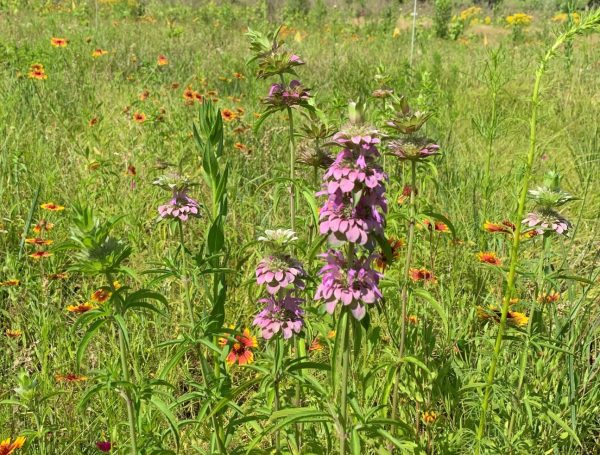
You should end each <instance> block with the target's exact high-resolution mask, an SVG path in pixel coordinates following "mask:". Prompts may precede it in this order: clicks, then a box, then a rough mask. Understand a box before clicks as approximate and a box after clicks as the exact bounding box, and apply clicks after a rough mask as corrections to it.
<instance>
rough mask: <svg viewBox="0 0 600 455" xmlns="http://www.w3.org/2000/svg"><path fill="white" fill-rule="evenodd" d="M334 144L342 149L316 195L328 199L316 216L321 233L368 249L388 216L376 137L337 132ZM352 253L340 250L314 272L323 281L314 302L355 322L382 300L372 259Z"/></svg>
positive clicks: (328, 257)
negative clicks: (347, 312) (346, 310)
mask: <svg viewBox="0 0 600 455" xmlns="http://www.w3.org/2000/svg"><path fill="white" fill-rule="evenodd" d="M333 142H335V143H336V144H338V145H340V146H342V147H343V149H342V151H341V152H340V153H339V154H338V155H337V158H336V159H335V161H334V162H333V164H332V165H331V166H330V167H329V169H328V171H327V172H326V173H325V175H324V177H323V180H324V185H323V190H322V191H321V192H320V193H318V194H319V195H326V196H327V201H326V202H325V204H324V205H323V207H322V208H321V211H320V213H319V221H320V224H319V229H320V232H321V234H323V235H330V236H332V237H333V238H334V239H335V240H337V241H342V242H343V241H346V242H350V243H353V244H357V245H359V246H363V247H367V248H372V245H373V243H374V242H373V236H374V235H383V229H384V226H385V214H386V212H387V201H386V199H385V185H384V184H385V181H386V179H387V176H386V175H385V173H384V172H383V169H381V167H380V166H379V165H377V163H376V159H377V158H378V157H379V156H380V154H379V151H378V150H377V144H379V142H380V141H379V138H377V137H374V136H373V134H354V135H353V134H345V133H337V134H336V135H335V136H334V137H333ZM351 251H352V252H351V253H350V256H349V257H346V256H344V253H342V251H339V250H337V251H336V250H330V251H329V252H327V253H326V254H324V255H323V257H324V258H325V260H326V261H327V264H326V265H325V266H324V267H323V268H322V269H321V271H320V272H319V274H320V275H321V277H322V281H321V284H320V285H319V287H318V288H317V292H316V294H315V299H316V300H321V301H323V302H324V304H325V308H326V310H327V312H329V313H333V312H334V311H335V308H336V306H337V305H338V304H342V305H343V306H344V307H347V308H349V309H350V311H351V312H352V315H353V316H354V317H355V318H356V319H358V320H360V319H362V318H363V317H364V316H365V315H366V311H367V310H366V308H367V305H372V304H375V303H376V302H378V301H379V300H380V299H381V298H382V294H381V291H380V290H379V288H378V286H379V279H380V277H381V275H380V274H379V273H378V272H376V271H375V270H373V269H372V268H371V263H372V261H373V259H374V256H373V255H372V254H370V253H369V252H366V253H359V251H357V250H355V249H352V250H351Z"/></svg>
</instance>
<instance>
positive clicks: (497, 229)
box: [483, 220, 517, 234]
mask: <svg viewBox="0 0 600 455" xmlns="http://www.w3.org/2000/svg"><path fill="white" fill-rule="evenodd" d="M483 229H484V230H485V231H486V232H490V233H503V234H512V233H513V232H514V231H515V229H517V227H516V226H515V225H514V224H513V223H511V222H510V221H508V220H504V221H502V222H501V223H492V222H491V221H486V222H485V223H483Z"/></svg>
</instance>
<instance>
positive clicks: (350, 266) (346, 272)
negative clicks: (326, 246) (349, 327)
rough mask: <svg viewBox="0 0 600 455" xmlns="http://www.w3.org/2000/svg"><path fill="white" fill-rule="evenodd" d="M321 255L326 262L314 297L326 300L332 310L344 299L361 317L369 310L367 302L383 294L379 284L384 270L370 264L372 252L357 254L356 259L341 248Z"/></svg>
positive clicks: (357, 316) (328, 309)
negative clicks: (350, 257)
mask: <svg viewBox="0 0 600 455" xmlns="http://www.w3.org/2000/svg"><path fill="white" fill-rule="evenodd" d="M322 257H324V258H325V259H326V261H327V264H325V266H324V267H323V268H322V269H321V271H320V272H319V273H320V275H321V276H322V282H321V284H320V285H319V287H318V288H317V292H316V294H315V299H316V300H323V301H324V302H325V308H326V310H327V312H328V313H330V314H332V313H333V312H334V311H335V308H336V306H337V305H338V303H341V304H342V305H344V306H348V308H349V309H350V310H351V311H352V315H353V316H354V317H355V318H356V319H358V320H361V319H362V318H363V317H364V316H365V314H366V305H372V304H374V303H376V302H377V301H379V300H380V299H381V298H382V297H383V296H382V294H381V291H380V290H379V288H378V285H379V279H380V277H381V274H380V273H378V272H376V271H375V270H373V269H372V268H371V260H372V256H369V257H367V258H366V259H358V258H356V259H354V262H353V263H348V261H347V259H346V258H345V257H344V255H343V253H342V252H341V251H334V250H330V251H328V252H327V253H326V254H324V255H322Z"/></svg>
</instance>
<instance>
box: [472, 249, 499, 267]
mask: <svg viewBox="0 0 600 455" xmlns="http://www.w3.org/2000/svg"><path fill="white" fill-rule="evenodd" d="M477 259H479V262H483V263H484V264H490V265H496V266H500V265H502V260H501V259H500V258H499V257H498V256H496V253H494V252H493V251H480V252H479V253H477Z"/></svg>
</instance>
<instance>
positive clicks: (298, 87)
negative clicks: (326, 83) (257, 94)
mask: <svg viewBox="0 0 600 455" xmlns="http://www.w3.org/2000/svg"><path fill="white" fill-rule="evenodd" d="M309 98H310V93H309V91H308V90H307V89H306V88H304V87H303V86H302V84H301V83H300V81H298V80H295V79H294V80H292V81H290V83H289V85H288V86H285V85H283V84H272V85H271V88H270V89H269V95H268V96H267V97H266V98H265V100H264V102H265V104H268V105H270V106H273V107H286V106H290V107H291V106H297V105H302V104H304V103H305V102H306V101H307V100H308V99H309Z"/></svg>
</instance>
